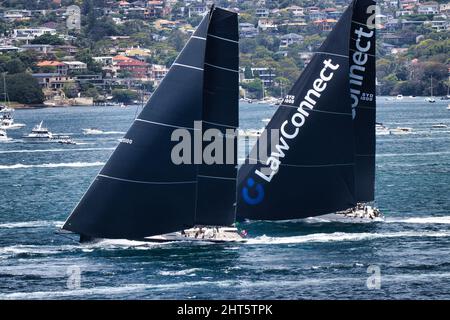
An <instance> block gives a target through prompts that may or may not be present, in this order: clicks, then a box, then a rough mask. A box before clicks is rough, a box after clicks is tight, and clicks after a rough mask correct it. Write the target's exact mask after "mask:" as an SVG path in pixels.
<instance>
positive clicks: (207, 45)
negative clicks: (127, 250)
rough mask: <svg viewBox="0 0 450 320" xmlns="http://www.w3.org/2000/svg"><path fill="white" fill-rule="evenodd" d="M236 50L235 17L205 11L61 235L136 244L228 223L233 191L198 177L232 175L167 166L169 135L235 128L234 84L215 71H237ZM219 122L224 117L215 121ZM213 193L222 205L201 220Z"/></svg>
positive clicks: (195, 166) (219, 169) (232, 186)
mask: <svg viewBox="0 0 450 320" xmlns="http://www.w3.org/2000/svg"><path fill="white" fill-rule="evenodd" d="M228 40H230V41H228ZM235 42H237V15H236V14H235V13H232V12H228V11H225V10H222V9H219V8H213V9H211V11H210V13H209V14H207V15H206V16H205V17H204V19H203V20H202V22H201V23H200V25H199V27H198V28H197V30H196V31H195V33H194V34H193V36H192V37H191V38H190V40H189V41H188V42H187V44H186V46H185V47H184V49H183V50H182V51H181V53H180V55H179V56H178V58H177V59H176V60H175V62H174V63H173V65H172V67H171V68H170V70H169V72H168V74H167V75H166V77H165V78H164V80H163V81H162V82H161V84H160V85H159V87H158V89H157V90H156V91H155V93H154V94H153V95H152V97H151V98H150V100H149V102H148V103H147V105H146V106H145V107H144V109H143V110H142V112H141V113H140V115H139V116H138V118H137V119H136V120H135V121H134V122H133V124H132V126H131V127H130V129H129V130H128V132H127V133H126V135H125V137H124V138H123V139H122V141H121V143H120V144H119V146H118V147H117V148H116V150H115V151H114V153H113V154H112V155H111V157H110V159H109V160H108V162H107V163H106V165H105V166H104V167H103V169H102V170H101V171H100V173H99V174H98V175H97V177H96V178H95V180H94V181H93V183H92V184H91V186H90V187H89V189H88V190H87V192H86V193H85V195H84V196H83V198H82V199H81V201H80V202H79V203H78V205H77V206H76V208H75V209H74V211H73V212H72V214H71V215H70V216H69V218H68V219H67V221H66V222H65V224H64V226H63V228H64V229H66V230H69V231H73V232H75V233H78V234H80V235H83V236H86V237H93V238H125V239H141V238H143V237H147V236H152V235H159V234H164V233H168V232H174V231H179V230H182V229H184V228H188V227H192V226H194V225H196V224H197V220H198V219H201V221H202V222H203V221H205V222H208V223H210V224H211V225H230V224H232V223H233V222H234V210H233V208H232V206H233V203H234V202H235V192H236V185H235V183H227V184H226V185H225V184H223V185H222V184H221V185H218V186H217V187H216V182H217V181H216V180H218V179H207V178H205V177H201V176H200V175H205V176H207V175H210V176H219V177H224V178H230V181H231V178H232V177H233V174H234V178H235V176H236V172H235V171H234V173H233V170H231V169H230V168H228V167H226V168H222V167H220V166H212V167H213V168H212V169H211V170H212V171H211V172H210V171H208V170H207V169H205V168H204V167H203V166H199V165H198V164H195V163H192V164H175V163H174V162H173V161H172V159H171V151H172V148H173V146H174V144H175V142H172V141H171V135H172V132H173V131H174V130H175V129H187V130H189V131H190V132H192V133H193V132H194V131H195V130H197V129H196V127H195V125H194V122H195V121H202V120H205V119H206V120H207V121H209V122H211V124H210V125H211V126H213V127H221V126H219V125H217V124H215V123H216V122H217V123H218V124H221V125H222V124H223V125H227V126H233V127H235V126H237V112H238V111H237V104H235V102H234V100H236V101H237V99H238V96H237V93H236V95H235V96H234V93H235V92H237V90H238V83H237V81H236V82H234V78H233V77H230V78H228V73H231V72H227V73H224V72H223V73H222V72H220V71H218V70H221V69H220V68H221V67H223V66H225V67H226V68H227V69H228V68H229V69H232V70H236V69H237V62H236V61H237V54H238V53H237V45H236V43H235ZM219 46H220V48H219ZM233 76H234V73H233ZM216 94H218V96H220V101H219V100H217V99H219V98H216V97H215V95H216ZM223 108H227V110H226V111H225V110H222V109H223ZM222 114H226V117H225V118H222V117H221V115H222ZM212 181H214V185H213V182H212ZM221 181H222V180H221ZM223 181H228V180H227V179H223ZM217 190H219V192H222V193H223V194H224V195H225V200H226V201H227V202H225V201H222V202H218V204H217V205H216V208H215V209H217V213H215V212H213V211H209V213H208V212H206V210H205V209H203V207H202V205H203V203H202V201H203V200H202V199H203V197H210V199H212V200H213V201H216V199H215V197H217V196H215V195H214V192H217ZM233 196H234V198H233ZM199 199H200V200H199ZM220 206H222V207H220ZM198 208H200V210H199V209H198ZM230 208H231V211H230ZM225 214H226V215H225Z"/></svg>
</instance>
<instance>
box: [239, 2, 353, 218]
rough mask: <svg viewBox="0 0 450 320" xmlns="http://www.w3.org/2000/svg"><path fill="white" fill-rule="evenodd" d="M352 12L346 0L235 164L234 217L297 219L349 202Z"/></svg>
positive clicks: (351, 129)
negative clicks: (267, 142) (252, 144)
mask: <svg viewBox="0 0 450 320" xmlns="http://www.w3.org/2000/svg"><path fill="white" fill-rule="evenodd" d="M352 15H353V3H352V4H351V5H350V6H349V7H348V8H347V10H346V11H345V12H344V13H343V15H342V16H341V18H340V19H339V21H338V23H337V24H336V26H335V27H334V29H333V30H332V31H331V32H330V34H329V35H328V37H327V39H326V40H325V42H324V43H323V44H322V46H321V47H320V48H319V50H318V52H316V53H315V54H314V56H313V58H312V59H311V62H310V63H309V64H308V66H307V67H306V68H305V70H304V71H303V72H302V74H301V75H300V77H299V79H298V80H297V82H296V83H295V84H294V86H293V88H292V89H291V91H290V92H289V94H288V95H287V96H286V97H285V99H284V100H283V102H282V104H281V105H280V106H279V108H278V110H277V111H276V113H275V114H274V116H273V118H272V119H271V121H270V122H269V124H268V125H267V127H266V130H265V132H264V133H263V135H262V136H261V137H260V138H259V139H258V141H257V143H256V145H255V147H254V148H253V150H252V152H251V153H250V155H249V157H248V158H247V159H246V161H245V163H244V164H243V165H242V166H241V168H240V170H239V174H238V202H237V215H238V217H239V218H247V219H262V220H284V219H295V218H304V217H310V216H316V215H321V214H326V213H330V212H336V211H340V210H344V209H347V208H350V207H353V206H354V205H355V204H356V197H355V174H354V167H355V152H354V148H355V146H354V134H353V119H352V109H351V101H350V94H349V92H350V85H349V59H348V54H349V36H348V35H349V34H350V28H351V20H352ZM274 130H279V132H280V134H279V138H277V139H276V141H275V145H274V146H272V145H273V144H271V145H269V146H267V147H264V142H265V140H267V139H270V137H271V132H273V131H274ZM265 136H267V137H268V138H266V139H265ZM258 149H263V154H264V155H268V157H267V156H264V155H263V156H261V155H260V154H259V152H258Z"/></svg>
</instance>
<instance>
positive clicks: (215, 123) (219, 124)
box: [202, 120, 238, 129]
mask: <svg viewBox="0 0 450 320" xmlns="http://www.w3.org/2000/svg"><path fill="white" fill-rule="evenodd" d="M202 122H204V123H208V124H212V125H214V126H221V127H228V128H231V129H237V128H238V127H235V126H230V125H228V124H222V123H218V122H212V121H206V120H202Z"/></svg>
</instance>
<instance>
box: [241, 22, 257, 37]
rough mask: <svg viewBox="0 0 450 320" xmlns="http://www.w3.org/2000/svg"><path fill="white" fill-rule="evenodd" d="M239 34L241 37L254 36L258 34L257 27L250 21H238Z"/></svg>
mask: <svg viewBox="0 0 450 320" xmlns="http://www.w3.org/2000/svg"><path fill="white" fill-rule="evenodd" d="M239 35H240V37H241V38H254V37H256V36H257V35H258V29H257V28H256V27H255V26H254V25H253V24H251V23H247V22H242V23H239Z"/></svg>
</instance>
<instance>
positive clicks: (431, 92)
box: [430, 76, 433, 98]
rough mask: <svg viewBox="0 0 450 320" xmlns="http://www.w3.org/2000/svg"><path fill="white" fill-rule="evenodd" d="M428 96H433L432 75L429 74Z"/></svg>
mask: <svg viewBox="0 0 450 320" xmlns="http://www.w3.org/2000/svg"><path fill="white" fill-rule="evenodd" d="M430 97H431V98H433V76H430Z"/></svg>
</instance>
